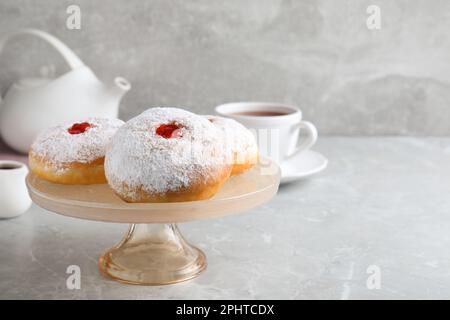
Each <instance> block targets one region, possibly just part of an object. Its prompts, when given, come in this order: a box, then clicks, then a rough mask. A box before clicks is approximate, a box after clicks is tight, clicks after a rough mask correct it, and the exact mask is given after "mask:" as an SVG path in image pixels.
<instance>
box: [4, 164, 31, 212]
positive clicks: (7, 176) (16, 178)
mask: <svg viewBox="0 0 450 320" xmlns="http://www.w3.org/2000/svg"><path fill="white" fill-rule="evenodd" d="M27 174H28V168H27V166H26V165H25V164H23V163H20V162H17V161H12V160H0V219H2V218H14V217H17V216H20V215H21V214H22V213H24V212H26V211H27V210H28V209H29V208H30V206H31V199H30V196H29V195H28V190H27V186H26V184H25V177H26V176H27Z"/></svg>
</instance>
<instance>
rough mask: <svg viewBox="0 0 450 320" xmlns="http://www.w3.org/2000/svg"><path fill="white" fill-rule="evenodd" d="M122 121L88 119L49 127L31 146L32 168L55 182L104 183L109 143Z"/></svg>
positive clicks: (30, 163) (30, 162)
mask: <svg viewBox="0 0 450 320" xmlns="http://www.w3.org/2000/svg"><path fill="white" fill-rule="evenodd" d="M123 124H124V122H123V121H122V120H119V119H101V118H88V119H84V120H82V121H79V122H75V123H74V122H72V123H68V124H64V125H59V126H55V127H52V128H49V129H47V130H45V131H43V132H42V133H41V134H40V135H39V136H38V137H37V138H36V140H35V141H34V143H33V144H32V146H31V149H30V152H29V165H30V169H31V171H32V172H34V173H35V174H37V175H38V176H40V177H41V178H44V179H46V180H49V181H52V182H56V183H62V184H94V183H105V182H106V178H105V171H104V167H103V163H104V159H105V153H106V146H107V144H108V143H109V142H110V140H111V137H112V136H113V135H114V134H115V133H116V131H117V129H118V128H119V127H121V126H122V125H123Z"/></svg>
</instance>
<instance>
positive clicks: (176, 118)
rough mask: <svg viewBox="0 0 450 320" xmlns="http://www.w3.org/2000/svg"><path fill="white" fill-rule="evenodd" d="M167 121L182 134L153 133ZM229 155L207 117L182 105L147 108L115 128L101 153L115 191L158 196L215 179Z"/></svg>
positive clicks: (107, 174) (131, 196) (128, 196)
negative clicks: (138, 192) (175, 125)
mask: <svg viewBox="0 0 450 320" xmlns="http://www.w3.org/2000/svg"><path fill="white" fill-rule="evenodd" d="M170 123H176V124H177V125H179V126H180V127H181V134H182V136H181V137H175V138H164V137H162V136H160V135H158V134H156V129H157V128H158V127H159V126H160V125H162V124H170ZM229 156H230V150H226V149H225V148H223V141H222V138H221V134H220V131H218V129H217V128H216V127H215V126H214V125H213V124H212V123H211V122H209V121H208V120H207V119H205V118H203V117H201V116H198V115H196V114H193V113H191V112H189V111H186V110H183V109H178V108H152V109H148V110H147V111H145V112H143V113H142V114H140V115H139V116H137V117H135V118H133V119H131V120H129V121H128V122H127V123H126V124H125V125H124V126H123V127H121V128H120V129H119V130H118V131H117V134H116V135H115V136H114V138H113V140H112V142H111V145H110V147H109V148H108V150H107V153H106V158H105V173H106V178H107V180H108V183H109V184H110V186H111V187H112V188H113V189H114V190H116V191H117V192H119V193H120V194H124V193H126V194H124V195H125V196H126V197H127V198H130V199H135V198H136V197H138V195H137V192H136V190H143V191H145V192H147V193H149V194H152V195H159V194H164V193H166V192H168V191H178V190H180V189H183V188H189V186H190V185H191V184H193V183H198V182H199V181H203V182H205V183H207V182H208V181H212V180H214V179H217V178H218V177H219V176H220V174H221V173H223V168H224V166H226V165H227V159H228V158H229ZM125 185H126V187H125Z"/></svg>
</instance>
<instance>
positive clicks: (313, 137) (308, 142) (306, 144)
mask: <svg viewBox="0 0 450 320" xmlns="http://www.w3.org/2000/svg"><path fill="white" fill-rule="evenodd" d="M297 129H300V131H301V130H302V129H305V130H306V131H307V136H306V138H305V140H304V141H303V142H302V143H300V145H298V146H297V147H296V148H295V150H294V152H292V153H291V154H290V155H288V156H287V158H288V159H289V158H291V157H294V156H296V155H297V154H299V153H300V152H302V151H305V150H306V149H309V148H311V147H312V146H313V145H314V144H315V143H316V141H317V129H316V127H315V126H314V125H313V124H312V123H311V122H308V121H300V122H299V123H297V124H296V125H294V126H293V127H292V130H297Z"/></svg>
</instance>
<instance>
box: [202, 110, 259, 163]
mask: <svg viewBox="0 0 450 320" xmlns="http://www.w3.org/2000/svg"><path fill="white" fill-rule="evenodd" d="M204 117H205V118H207V119H208V120H209V121H211V122H212V123H213V124H214V125H216V126H217V128H219V129H220V130H221V131H222V133H223V135H224V140H225V144H226V146H227V148H229V149H231V151H232V152H233V154H234V162H235V163H237V164H242V163H245V162H247V161H254V160H255V157H257V155H258V146H257V144H256V139H255V137H254V135H253V134H252V133H251V132H250V130H248V129H247V128H246V127H244V126H243V125H242V124H241V123H239V122H237V121H236V120H233V119H230V118H224V117H219V116H212V115H206V116H204Z"/></svg>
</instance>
